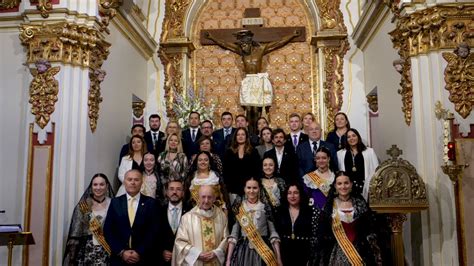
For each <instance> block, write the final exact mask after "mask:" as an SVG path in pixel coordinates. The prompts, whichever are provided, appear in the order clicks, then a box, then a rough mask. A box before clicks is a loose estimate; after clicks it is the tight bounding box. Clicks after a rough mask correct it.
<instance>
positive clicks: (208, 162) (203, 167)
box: [185, 151, 230, 211]
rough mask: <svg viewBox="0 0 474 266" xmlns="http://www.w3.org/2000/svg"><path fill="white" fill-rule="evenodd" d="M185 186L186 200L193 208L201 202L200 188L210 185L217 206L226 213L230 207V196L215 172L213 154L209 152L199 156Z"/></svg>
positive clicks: (201, 153)
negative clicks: (186, 189)
mask: <svg viewBox="0 0 474 266" xmlns="http://www.w3.org/2000/svg"><path fill="white" fill-rule="evenodd" d="M185 185H186V186H185V187H186V188H188V191H187V193H186V194H187V197H186V198H187V199H188V201H189V202H190V205H191V206H196V204H197V202H198V200H199V188H200V187H201V186H205V185H208V186H212V187H213V188H214V192H215V195H216V202H215V205H217V206H219V207H221V208H222V209H223V210H224V211H227V209H228V208H229V207H230V204H229V196H228V194H227V191H226V189H225V185H224V181H223V180H222V177H221V176H219V175H218V174H217V172H216V171H215V166H214V162H213V160H212V157H211V154H210V153H209V152H207V151H201V152H199V153H198V154H197V156H196V159H195V160H194V162H193V164H192V166H191V169H190V171H189V175H188V178H187V180H186V184H185Z"/></svg>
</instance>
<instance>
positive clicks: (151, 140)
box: [145, 114, 165, 158]
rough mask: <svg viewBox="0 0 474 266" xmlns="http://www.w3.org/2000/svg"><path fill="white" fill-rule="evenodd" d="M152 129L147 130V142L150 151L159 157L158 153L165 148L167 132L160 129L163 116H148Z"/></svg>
mask: <svg viewBox="0 0 474 266" xmlns="http://www.w3.org/2000/svg"><path fill="white" fill-rule="evenodd" d="M148 124H149V125H150V130H149V131H147V132H145V142H146V146H147V149H148V151H149V152H151V153H153V154H154V155H155V158H158V155H159V154H160V153H161V152H162V151H164V150H165V139H164V138H165V133H163V132H162V131H160V126H161V117H160V116H159V115H158V114H152V115H150V117H149V118H148Z"/></svg>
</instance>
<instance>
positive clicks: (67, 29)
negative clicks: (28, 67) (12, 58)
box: [20, 22, 110, 69]
mask: <svg viewBox="0 0 474 266" xmlns="http://www.w3.org/2000/svg"><path fill="white" fill-rule="evenodd" d="M20 40H21V43H22V44H23V45H24V46H26V48H27V63H33V62H35V61H37V60H39V59H46V60H48V61H50V62H61V63H63V64H71V65H75V66H81V67H88V68H90V69H99V68H100V67H101V66H102V64H103V62H104V61H105V60H106V59H107V56H108V55H109V47H110V44H109V43H108V42H106V41H105V40H104V38H103V36H102V35H101V34H100V33H99V31H98V30H97V29H95V28H92V27H88V26H85V25H78V24H74V23H68V22H59V23H54V24H45V23H43V24H22V25H21V26H20Z"/></svg>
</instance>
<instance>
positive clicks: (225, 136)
mask: <svg viewBox="0 0 474 266" xmlns="http://www.w3.org/2000/svg"><path fill="white" fill-rule="evenodd" d="M229 130H230V129H228V128H226V129H224V139H226V138H227V136H229Z"/></svg>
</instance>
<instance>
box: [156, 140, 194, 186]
mask: <svg viewBox="0 0 474 266" xmlns="http://www.w3.org/2000/svg"><path fill="white" fill-rule="evenodd" d="M157 161H158V164H159V167H160V178H161V183H162V184H165V183H168V182H169V181H170V180H171V179H178V180H179V181H182V182H184V180H185V179H186V175H187V173H188V159H187V158H186V154H185V153H184V152H183V146H182V144H181V138H180V137H179V136H178V134H177V133H171V134H170V135H169V136H168V138H167V139H166V145H165V150H164V151H163V152H162V153H161V154H160V155H159V156H158V159H157Z"/></svg>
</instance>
